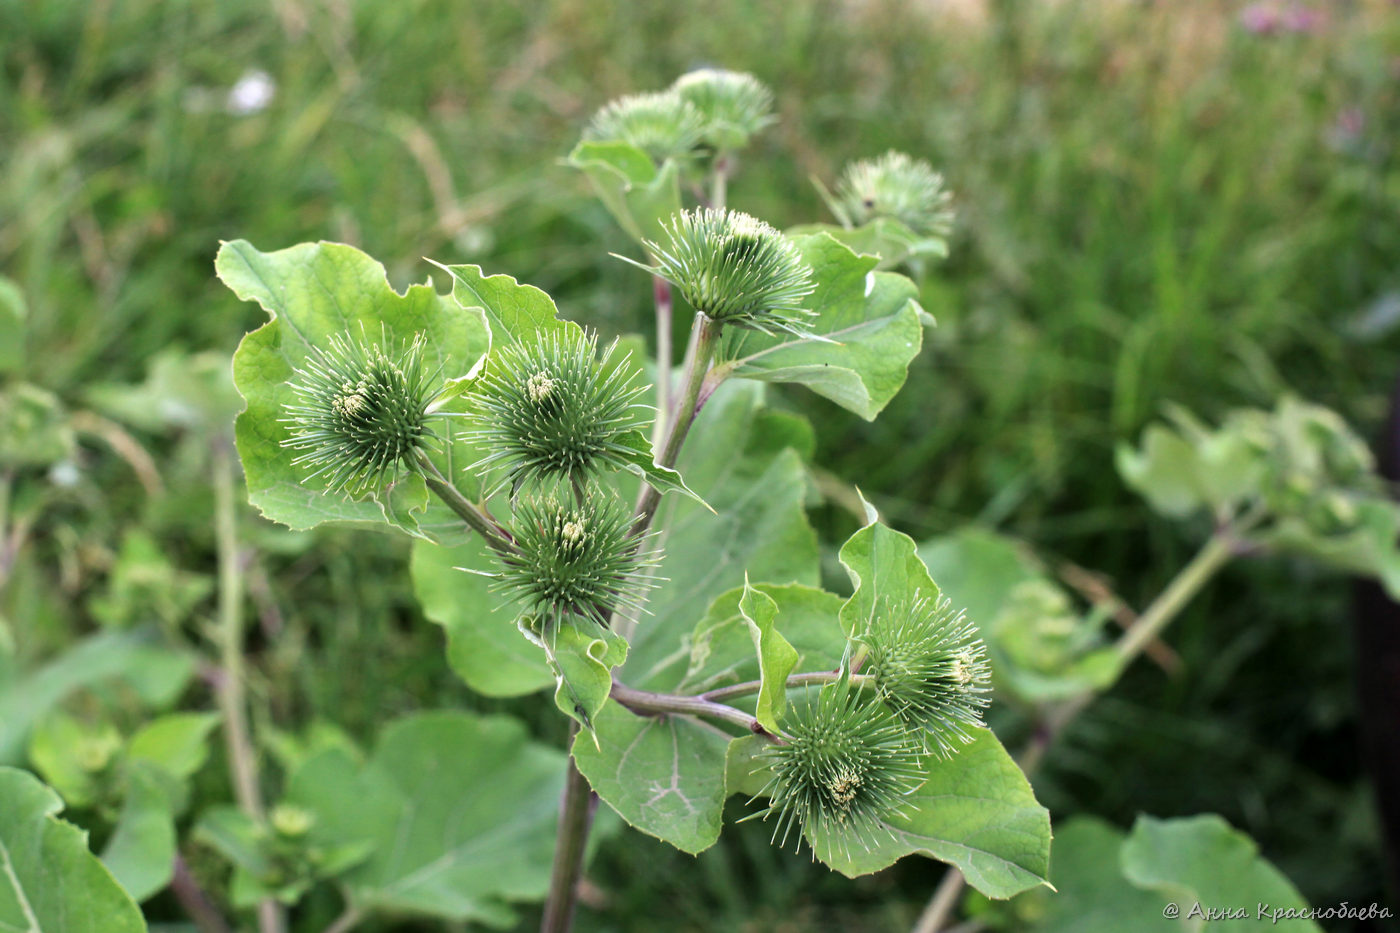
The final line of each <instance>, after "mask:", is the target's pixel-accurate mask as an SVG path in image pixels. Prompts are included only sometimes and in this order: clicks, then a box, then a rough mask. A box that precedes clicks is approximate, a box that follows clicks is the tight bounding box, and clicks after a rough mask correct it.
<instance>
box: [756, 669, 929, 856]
mask: <svg viewBox="0 0 1400 933" xmlns="http://www.w3.org/2000/svg"><path fill="white" fill-rule="evenodd" d="M782 728H783V731H784V733H785V741H783V742H782V743H774V744H773V745H770V746H768V748H767V749H766V750H765V751H764V752H763V753H762V755H763V758H764V759H765V763H766V764H767V765H768V767H769V768H770V769H771V771H772V774H773V776H772V778H771V779H770V780H769V783H768V785H767V786H766V787H765V788H764V789H763V791H762V792H761V794H760V796H765V795H766V796H767V797H768V798H769V803H768V809H767V810H765V811H764V812H763V814H762V815H763V818H764V819H768V817H770V816H773V817H776V819H777V823H776V825H775V826H774V830H773V838H774V840H775V841H776V842H777V843H778V845H780V846H785V845H786V844H787V839H788V836H789V834H790V833H791V831H792V829H793V828H794V827H797V828H798V829H799V830H801V831H803V832H805V833H806V835H807V838H808V841H809V842H815V841H817V840H823V839H825V840H829V841H830V844H831V845H833V846H834V847H835V848H837V849H838V850H841V851H849V850H850V845H851V843H855V844H857V845H860V846H862V847H864V848H867V849H868V848H869V847H870V846H871V845H872V844H873V843H874V842H876V841H877V840H878V837H879V836H880V835H881V834H883V833H888V832H889V830H888V827H887V826H886V823H885V821H886V819H887V818H889V817H891V816H894V815H897V814H899V813H900V812H902V811H903V809H904V807H905V805H906V802H907V798H908V796H909V794H911V793H913V792H914V791H915V790H916V789H918V787H919V785H920V784H922V783H923V781H924V772H923V768H922V766H921V760H920V749H919V748H918V746H917V745H916V744H915V743H913V742H911V741H910V740H909V737H908V734H907V732H906V731H905V729H904V727H903V725H901V724H900V722H899V721H898V720H897V719H895V717H894V716H893V715H892V714H891V713H890V711H889V710H888V709H886V708H885V707H884V706H883V705H882V704H881V703H879V702H878V701H877V700H874V699H869V698H862V697H861V696H860V695H859V694H858V693H856V692H855V691H853V690H851V688H850V685H849V683H848V682H846V681H840V682H837V683H831V684H826V685H824V686H823V687H821V689H820V690H819V691H817V694H816V698H815V699H813V698H812V695H811V692H809V693H808V695H807V698H806V702H805V703H804V702H802V701H798V702H796V703H793V704H792V705H790V706H789V707H788V711H787V713H786V715H785V716H784V717H783V720H782Z"/></svg>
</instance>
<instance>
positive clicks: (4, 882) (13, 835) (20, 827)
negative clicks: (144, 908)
mask: <svg viewBox="0 0 1400 933" xmlns="http://www.w3.org/2000/svg"><path fill="white" fill-rule="evenodd" d="M0 800H3V801H5V805H4V806H3V807H0V929H4V930H15V931H21V933H38V931H46V933H47V931H53V933H142V931H144V930H145V929H146V922H145V920H143V919H142V917H141V911H140V910H139V909H138V908H137V906H136V904H135V903H134V902H133V901H132V899H131V897H130V896H128V895H127V893H126V892H125V891H123V890H122V888H121V885H119V884H118V883H117V882H116V879H114V878H113V877H112V875H111V873H110V872H109V871H108V870H107V869H106V868H105V867H104V866H103V865H102V863H101V862H100V861H98V860H97V857H96V856H94V855H93V854H92V853H91V852H90V851H88V847H87V838H86V834H85V833H83V832H82V831H81V830H79V829H78V828H77V827H76V826H73V825H71V824H69V823H66V822H64V821H63V820H60V819H58V818H57V816H56V814H57V813H58V812H59V811H60V810H61V809H63V801H62V800H60V799H59V796H58V795H57V794H55V793H54V792H53V791H52V790H50V789H49V788H47V787H45V786H44V785H43V784H41V783H39V781H38V780H37V779H36V778H35V777H34V776H33V775H31V774H29V773H28V772H26V771H19V770H17V769H14V768H3V767H0Z"/></svg>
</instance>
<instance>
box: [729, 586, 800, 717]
mask: <svg viewBox="0 0 1400 933" xmlns="http://www.w3.org/2000/svg"><path fill="white" fill-rule="evenodd" d="M739 612H740V614H742V615H743V617H744V621H745V622H746V623H748V627H749V635H750V636H751V637H752V638H753V648H754V653H755V654H756V655H757V656H758V671H759V686H758V697H757V699H756V701H755V702H756V704H757V709H756V711H755V713H754V716H755V718H756V719H758V722H759V724H760V725H762V726H763V727H764V728H765V729H767V730H768V731H769V732H773V733H777V732H778V720H779V718H780V717H781V716H782V715H783V710H784V709H786V708H787V677H788V674H791V673H792V669H793V666H794V665H796V664H797V657H798V655H797V649H796V648H794V647H793V646H792V645H791V644H790V643H789V642H788V640H787V639H786V638H784V637H783V636H782V633H781V632H779V631H778V630H777V626H776V624H775V623H776V620H777V618H778V604H777V602H775V601H774V600H773V597H771V596H769V595H768V594H766V593H762V592H760V591H758V590H756V589H754V588H753V587H751V586H749V585H748V582H747V581H746V582H745V583H744V594H743V596H741V597H740V598H739Z"/></svg>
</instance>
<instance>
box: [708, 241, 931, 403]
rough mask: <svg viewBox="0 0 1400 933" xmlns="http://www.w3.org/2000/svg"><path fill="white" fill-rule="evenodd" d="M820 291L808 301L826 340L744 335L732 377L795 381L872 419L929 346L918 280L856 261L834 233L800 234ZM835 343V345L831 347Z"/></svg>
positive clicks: (734, 354) (738, 340)
mask: <svg viewBox="0 0 1400 933" xmlns="http://www.w3.org/2000/svg"><path fill="white" fill-rule="evenodd" d="M796 242H797V244H798V246H799V247H801V249H802V254H803V257H804V258H805V259H806V260H807V262H809V263H810V264H811V265H812V270H813V278H814V281H815V282H816V286H817V290H816V292H815V293H814V294H813V295H812V297H811V299H810V301H809V302H808V307H809V309H810V310H812V311H814V312H816V317H815V318H814V319H813V322H812V330H813V331H814V332H815V333H817V334H820V335H822V336H824V337H826V338H827V340H826V341H821V340H812V339H801V338H797V337H793V336H791V335H788V334H784V335H781V336H777V337H770V336H767V335H764V334H760V333H757V332H748V331H745V332H743V333H742V334H739V335H737V336H734V337H731V338H730V339H731V340H733V343H732V345H731V346H728V347H726V349H725V353H726V357H727V358H728V359H730V360H731V361H732V362H730V363H728V364H726V365H730V366H732V367H733V374H734V375H736V376H743V377H746V378H749V379H759V380H763V381H766V382H796V383H801V384H803V385H806V386H807V387H808V388H809V389H811V390H812V391H813V392H816V393H817V394H819V395H823V396H825V397H826V398H829V399H831V400H832V401H833V402H835V403H836V404H838V405H840V406H841V407H843V408H846V409H848V410H850V411H853V412H855V413H856V414H858V415H860V416H861V417H862V418H864V419H866V420H867V421H870V420H873V419H874V418H875V416H876V415H877V414H879V413H880V411H881V409H883V408H884V407H885V405H886V404H888V403H889V400H890V399H892V398H894V396H895V393H896V392H898V391H899V389H900V387H901V386H903V385H904V380H905V377H906V376H907V375H908V372H909V362H910V361H911V360H912V359H914V357H915V356H917V355H918V353H919V349H920V347H921V346H922V345H923V324H922V323H921V321H920V319H919V306H918V303H917V302H916V301H915V300H914V298H915V295H916V294H917V292H918V290H917V289H916V288H915V286H914V283H913V282H911V281H910V280H909V279H907V278H905V277H904V276H902V275H897V274H895V273H893V272H877V271H875V266H876V263H877V260H876V258H875V257H874V256H857V255H856V254H855V253H853V252H851V251H850V250H849V249H847V248H846V247H845V246H843V245H842V244H840V243H838V242H836V241H835V240H834V239H832V238H831V237H830V236H829V235H827V234H819V235H817V236H810V237H800V238H798V239H797V241H796ZM828 341H831V342H828Z"/></svg>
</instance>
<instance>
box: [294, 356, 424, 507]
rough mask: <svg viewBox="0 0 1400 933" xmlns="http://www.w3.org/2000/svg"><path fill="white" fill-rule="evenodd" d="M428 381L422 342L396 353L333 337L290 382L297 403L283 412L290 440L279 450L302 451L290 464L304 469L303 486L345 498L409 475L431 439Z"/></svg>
mask: <svg viewBox="0 0 1400 933" xmlns="http://www.w3.org/2000/svg"><path fill="white" fill-rule="evenodd" d="M435 381H436V375H435V374H430V373H428V372H427V370H426V369H425V367H424V363H423V338H422V336H421V335H420V336H419V337H417V338H415V339H414V340H413V341H412V342H411V343H409V344H408V345H407V346H406V347H402V348H399V349H394V348H386V347H385V346H383V345H381V344H376V343H370V342H367V341H363V340H355V339H353V338H351V337H350V336H349V335H346V334H338V335H335V336H332V337H331V338H330V339H329V340H328V341H327V347H326V348H325V349H319V348H318V349H316V350H314V351H313V352H312V353H311V355H310V356H308V357H307V359H306V362H305V363H304V364H303V366H302V368H301V370H300V371H299V372H298V373H297V379H296V381H294V382H292V383H291V388H292V391H293V392H294V393H295V394H296V396H297V402H296V403H295V404H291V405H288V406H287V409H286V410H287V413H288V414H289V415H290V417H289V418H286V419H284V420H283V423H284V424H286V425H288V427H289V428H290V430H291V436H290V437H288V438H287V439H286V440H285V441H284V442H283V443H284V445H285V446H286V447H288V448H290V449H292V450H297V451H301V453H300V455H299V456H297V457H296V458H295V459H294V460H293V461H292V462H293V463H294V464H297V465H298V466H304V467H308V468H309V469H310V470H311V472H310V474H309V475H308V476H307V480H308V481H312V480H318V481H319V482H320V483H321V484H322V485H323V486H324V487H325V488H327V489H328V490H330V491H333V492H337V491H338V492H344V493H347V494H350V495H360V494H363V493H365V492H369V491H371V490H373V489H375V488H377V487H379V486H382V485H383V484H384V483H385V482H386V481H389V480H391V479H397V478H398V476H399V475H400V474H401V473H402V472H403V471H409V472H412V471H413V470H415V469H416V467H415V462H414V461H415V458H416V455H417V453H418V452H419V451H420V450H422V449H423V448H424V447H425V446H426V445H427V444H428V443H429V442H430V441H431V440H432V439H433V436H434V435H433V433H432V432H431V431H430V430H429V429H428V426H427V419H428V407H429V405H430V404H431V402H432V400H433V398H434V396H435V395H436V389H435V387H434V383H435Z"/></svg>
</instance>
